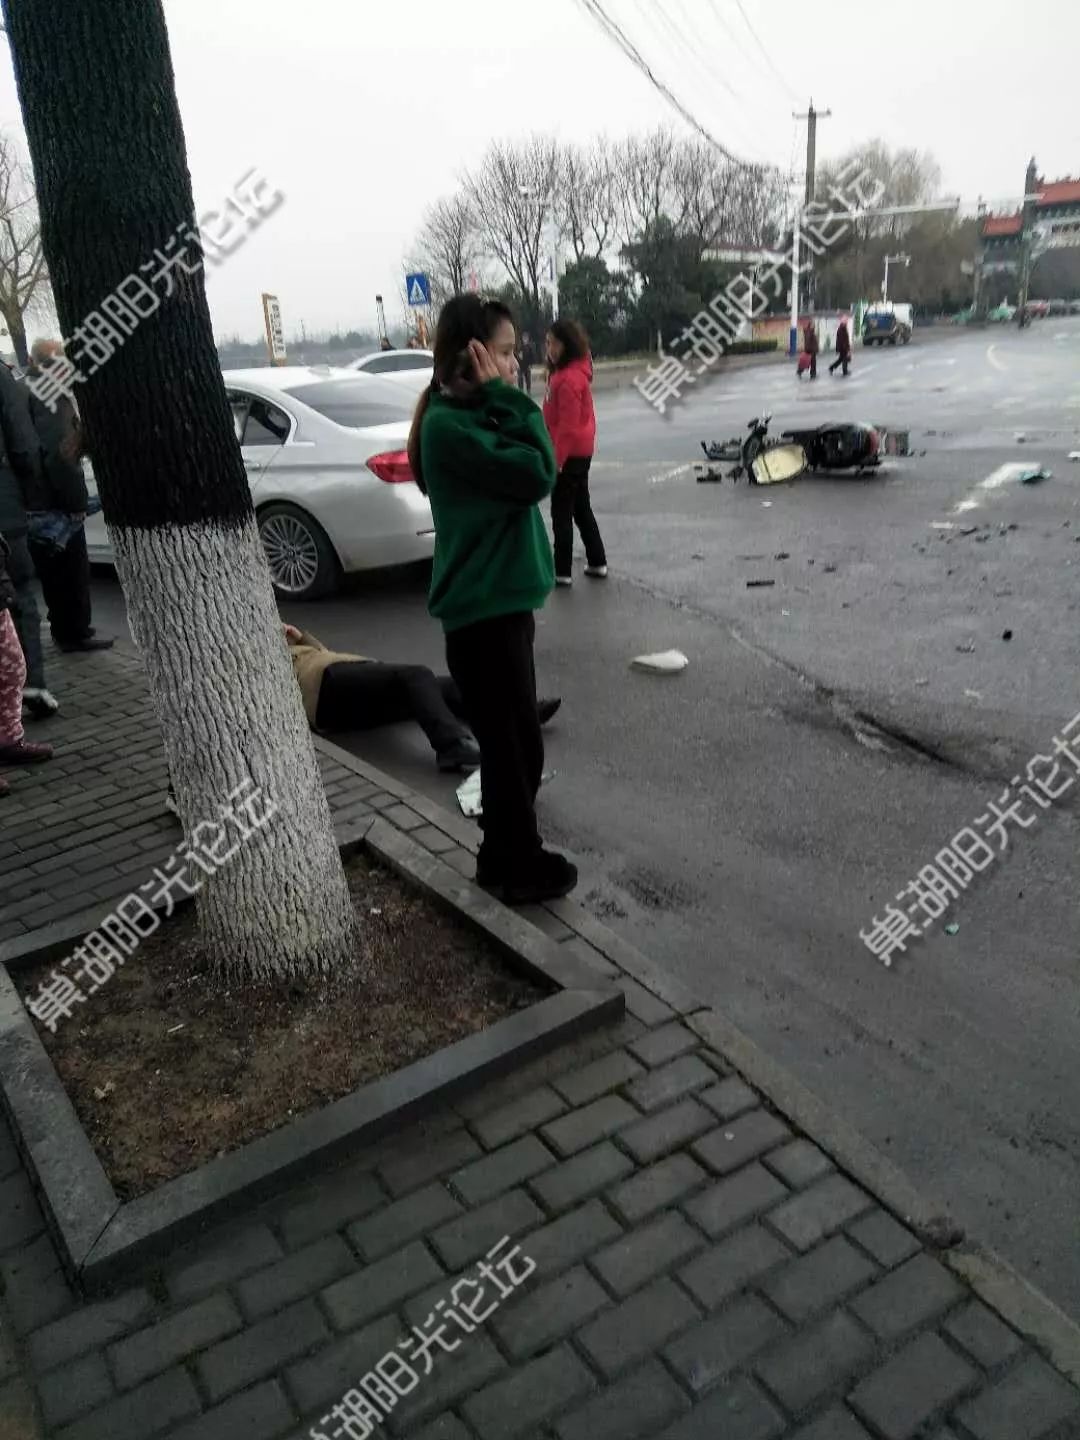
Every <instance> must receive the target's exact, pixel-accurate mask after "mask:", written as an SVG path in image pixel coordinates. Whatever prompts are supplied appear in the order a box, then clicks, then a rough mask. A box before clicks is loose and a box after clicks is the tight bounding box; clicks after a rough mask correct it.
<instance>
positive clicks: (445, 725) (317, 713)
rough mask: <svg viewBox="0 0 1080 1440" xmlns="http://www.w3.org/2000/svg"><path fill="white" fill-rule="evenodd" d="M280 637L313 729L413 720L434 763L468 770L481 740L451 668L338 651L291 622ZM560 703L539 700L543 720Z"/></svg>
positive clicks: (443, 767)
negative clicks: (439, 670) (447, 671)
mask: <svg viewBox="0 0 1080 1440" xmlns="http://www.w3.org/2000/svg"><path fill="white" fill-rule="evenodd" d="M285 643H286V644H287V645H288V647H289V659H290V660H291V661H292V667H293V674H294V675H295V676H296V683H297V684H298V685H299V687H300V694H301V695H302V697H303V701H304V711H305V713H306V715H307V718H308V724H309V725H310V726H311V727H312V729H313V730H318V731H322V732H324V733H327V734H331V733H333V732H335V731H342V730H373V729H375V728H376V727H377V726H380V725H398V724H402V723H404V722H405V721H407V720H415V721H416V723H417V724H418V725H419V726H420V728H421V730H423V732H424V734H425V735H426V736H427V738H428V740H429V741H430V742H431V748H432V749H433V750H434V751H435V759H436V762H437V764H438V766H439V769H440V770H444V771H453V770H474V769H475V768H476V767H477V766H478V765H479V764H480V747H479V746H478V745H477V743H476V741H475V739H474V738H473V736H472V733H471V731H470V730H469V728H468V725H467V724H466V723H465V707H464V703H463V701H462V698H461V691H460V690H459V689H458V687H457V685H456V684H455V683H454V681H453V680H451V679H450V677H449V675H435V674H434V673H433V672H432V671H431V670H429V669H428V668H427V666H426V665H392V664H385V663H384V662H382V661H379V660H371V659H368V658H366V657H365V656H362V655H345V654H341V653H339V652H337V651H334V650H329V649H327V647H326V646H325V645H324V644H323V643H322V641H320V640H317V639H316V638H315V636H314V635H311V634H309V633H308V632H307V631H306V630H299V629H297V627H296V626H295V625H286V626H285ZM560 704H561V701H559V700H540V701H538V702H537V713H538V715H539V719H540V723H541V724H542V725H544V724H546V723H547V722H548V721H549V720H550V719H551V718H552V716H553V715H554V714H555V712H556V710H558V708H559V705H560Z"/></svg>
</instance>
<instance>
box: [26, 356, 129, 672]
mask: <svg viewBox="0 0 1080 1440" xmlns="http://www.w3.org/2000/svg"><path fill="white" fill-rule="evenodd" d="M63 353H64V347H63V343H62V342H61V341H59V340H35V341H34V345H33V349H32V351H31V364H30V369H29V371H28V372H27V378H28V380H29V381H33V380H40V379H41V378H42V377H44V376H45V375H46V374H47V373H48V371H49V369H50V367H51V366H53V365H55V364H57V363H58V362H59V361H60V360H61V358H62V357H63ZM28 388H29V392H30V416H31V418H32V420H33V422H34V427H35V429H36V430H37V437H38V444H39V445H40V448H41V466H40V471H39V478H38V480H37V482H36V484H35V485H33V486H32V487H31V490H30V492H29V493H28V494H27V496H26V509H27V512H28V515H29V520H30V554H31V555H32V556H33V558H34V566H35V568H36V569H37V573H38V579H39V580H40V581H41V588H42V591H43V592H44V595H45V604H46V605H47V607H48V610H49V627H50V629H51V630H52V635H53V639H54V640H55V641H56V643H57V645H58V646H59V648H60V649H61V650H108V649H109V647H110V646H111V645H112V643H113V642H112V641H111V640H103V639H100V638H99V637H98V636H96V635H95V634H94V627H93V625H92V624H91V623H90V622H91V614H90V561H89V559H88V557H87V554H86V534H85V532H84V530H83V523H82V522H83V521H84V520H85V519H86V512H87V508H88V506H89V503H90V501H89V496H88V493H87V489H86V476H85V475H84V474H83V467H82V458H81V457H82V432H81V426H80V422H79V415H78V411H77V410H76V409H75V402H74V401H73V400H72V399H71V397H70V396H69V395H66V394H61V395H60V396H59V397H58V399H57V400H56V402H55V407H56V408H55V409H50V408H49V406H48V405H47V404H46V403H45V402H44V401H43V400H40V399H39V398H38V397H37V395H35V393H34V390H33V388H32V387H28ZM56 516H60V517H62V520H66V521H67V522H69V523H68V524H67V525H65V526H63V529H64V531H65V532H66V533H65V535H64V536H63V537H62V543H61V541H58V540H56V539H53V538H50V537H49V535H48V534H47V533H46V531H47V529H48V528H50V520H51V519H53V520H54V519H55V517H56Z"/></svg>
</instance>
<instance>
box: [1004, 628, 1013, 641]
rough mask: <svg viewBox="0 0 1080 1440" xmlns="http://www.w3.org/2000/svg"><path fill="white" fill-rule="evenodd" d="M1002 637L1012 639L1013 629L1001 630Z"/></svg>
mask: <svg viewBox="0 0 1080 1440" xmlns="http://www.w3.org/2000/svg"><path fill="white" fill-rule="evenodd" d="M1001 638H1002V640H1011V639H1012V631H1011V630H1003V631H1002V632H1001Z"/></svg>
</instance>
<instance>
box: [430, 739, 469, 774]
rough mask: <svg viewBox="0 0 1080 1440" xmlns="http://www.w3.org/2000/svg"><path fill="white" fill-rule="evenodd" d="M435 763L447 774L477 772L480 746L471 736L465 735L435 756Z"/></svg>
mask: <svg viewBox="0 0 1080 1440" xmlns="http://www.w3.org/2000/svg"><path fill="white" fill-rule="evenodd" d="M435 761H436V764H437V765H438V767H439V769H440V770H442V771H445V772H450V771H453V770H475V769H476V767H477V766H478V765H479V764H480V746H479V745H478V744H477V743H476V741H475V740H474V739H473V738H472V736H471V735H463V736H462V738H461V739H460V740H455V741H454V743H453V744H452V745H446V746H444V748H443V749H442V750H440V751H439V752H438V754H437V755H436V756H435Z"/></svg>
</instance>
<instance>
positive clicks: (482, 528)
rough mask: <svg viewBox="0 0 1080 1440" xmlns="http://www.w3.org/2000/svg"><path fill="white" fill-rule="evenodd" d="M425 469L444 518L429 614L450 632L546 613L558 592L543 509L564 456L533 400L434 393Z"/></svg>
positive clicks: (499, 387) (502, 391)
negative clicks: (560, 455) (502, 618)
mask: <svg viewBox="0 0 1080 1440" xmlns="http://www.w3.org/2000/svg"><path fill="white" fill-rule="evenodd" d="M420 465H421V470H422V472H423V477H424V487H425V489H426V490H427V493H428V499H429V500H430V501H431V512H432V514H433V515H434V517H435V564H434V570H433V572H432V578H431V594H430V596H429V599H428V609H429V610H430V611H431V613H432V615H434V616H435V618H436V619H438V620H441V621H442V624H443V628H444V630H447V631H451V630H460V629H461V628H462V627H463V626H465V625H475V624H476V623H477V622H478V621H480V620H491V619H494V618H495V617H496V616H498V615H515V614H518V613H520V612H521V611H525V610H539V609H540V607H541V606H542V605H543V603H544V601H545V600H546V599H547V597H548V596H549V595H550V594H551V591H552V589H553V587H554V584H555V566H554V562H553V560H552V555H551V544H550V542H549V540H548V536H547V530H546V529H545V527H544V522H543V519H542V518H541V515H540V511H539V509H538V508H537V507H538V504H539V502H540V501H541V500H543V499H544V498H545V497H546V496H548V495H550V494H551V491H552V489H553V488H554V485H555V452H554V450H553V449H552V446H551V440H550V438H549V437H548V432H547V428H546V426H545V425H544V417H543V415H542V414H541V412H540V410H539V409H538V408H537V406H536V405H535V404H534V403H533V401H532V400H530V399H529V397H528V395H526V394H525V393H524V392H523V391H521V390H516V389H515V388H514V387H513V386H511V385H507V384H506V383H505V382H504V381H502V380H490V381H488V383H487V384H486V385H484V386H482V387H481V388H480V390H479V391H478V393H477V395H476V397H475V399H473V400H471V401H461V400H453V399H450V398H449V397H447V396H445V395H441V394H439V393H438V392H434V393H433V394H432V396H431V400H430V401H429V403H428V408H427V412H426V413H425V415H424V418H423V421H422V423H421V429H420Z"/></svg>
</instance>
